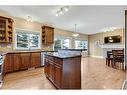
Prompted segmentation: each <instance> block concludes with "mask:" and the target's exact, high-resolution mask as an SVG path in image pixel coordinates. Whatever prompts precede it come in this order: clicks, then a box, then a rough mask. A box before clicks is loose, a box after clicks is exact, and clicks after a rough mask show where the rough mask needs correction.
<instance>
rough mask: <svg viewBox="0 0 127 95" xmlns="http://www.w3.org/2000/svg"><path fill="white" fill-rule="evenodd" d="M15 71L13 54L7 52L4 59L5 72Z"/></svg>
mask: <svg viewBox="0 0 127 95" xmlns="http://www.w3.org/2000/svg"><path fill="white" fill-rule="evenodd" d="M9 72H13V56H12V54H7V55H6V57H5V60H4V73H9Z"/></svg>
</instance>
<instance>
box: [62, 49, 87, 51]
mask: <svg viewBox="0 0 127 95" xmlns="http://www.w3.org/2000/svg"><path fill="white" fill-rule="evenodd" d="M60 50H67V51H68V50H69V51H86V50H87V49H60Z"/></svg>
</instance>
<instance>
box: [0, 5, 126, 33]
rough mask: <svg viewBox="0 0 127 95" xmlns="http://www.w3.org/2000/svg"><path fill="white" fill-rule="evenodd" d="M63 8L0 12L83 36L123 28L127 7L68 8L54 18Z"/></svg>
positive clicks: (10, 8)
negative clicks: (108, 29)
mask: <svg viewBox="0 0 127 95" xmlns="http://www.w3.org/2000/svg"><path fill="white" fill-rule="evenodd" d="M61 7H63V6H49V5H48V6H47V5H45V6H44V5H43V6H10V5H9V6H0V11H2V12H7V13H9V14H10V15H11V16H14V17H20V18H24V19H26V18H27V16H28V15H30V16H31V17H32V18H33V21H38V22H40V23H46V24H50V25H52V26H54V27H56V28H61V29H64V30H69V31H74V28H75V26H74V25H75V24H77V27H76V32H79V33H84V34H94V33H98V32H102V31H103V30H104V29H107V28H111V27H115V28H123V27H124V10H125V9H127V6H122V5H121V6H85V5H84V6H69V11H68V12H65V13H63V14H62V15H60V16H58V17H57V16H55V13H56V11H57V10H58V9H59V8H61Z"/></svg>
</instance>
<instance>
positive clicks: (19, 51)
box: [6, 50, 56, 53]
mask: <svg viewBox="0 0 127 95" xmlns="http://www.w3.org/2000/svg"><path fill="white" fill-rule="evenodd" d="M29 52H30V53H34V52H56V51H53V50H51V51H50V50H47V51H45V50H30V51H29V50H28V51H27V50H26V51H23V50H22V51H21V50H14V51H6V53H29Z"/></svg>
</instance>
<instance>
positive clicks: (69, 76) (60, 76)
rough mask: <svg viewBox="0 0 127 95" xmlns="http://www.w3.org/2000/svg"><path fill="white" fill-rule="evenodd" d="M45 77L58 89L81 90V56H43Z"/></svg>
mask: <svg viewBox="0 0 127 95" xmlns="http://www.w3.org/2000/svg"><path fill="white" fill-rule="evenodd" d="M45 75H46V77H47V78H48V79H49V80H50V81H51V82H52V83H53V84H54V85H55V87H56V88H58V89H81V56H79V57H70V58H58V57H55V56H50V55H45Z"/></svg>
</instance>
